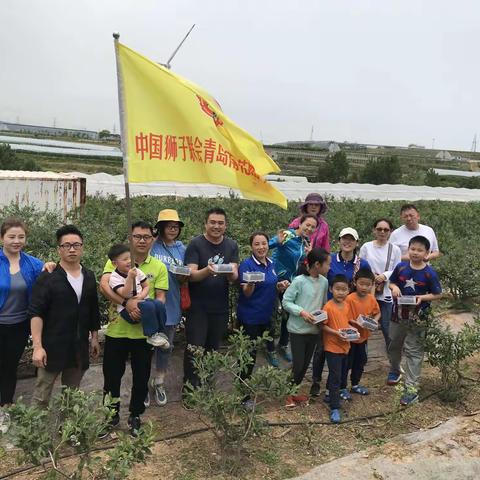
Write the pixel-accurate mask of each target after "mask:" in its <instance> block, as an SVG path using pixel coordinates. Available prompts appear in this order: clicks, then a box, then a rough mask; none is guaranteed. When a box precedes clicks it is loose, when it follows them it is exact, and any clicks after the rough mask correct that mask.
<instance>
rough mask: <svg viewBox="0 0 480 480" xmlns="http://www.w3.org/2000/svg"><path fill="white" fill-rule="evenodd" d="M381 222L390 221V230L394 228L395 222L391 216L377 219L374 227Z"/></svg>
mask: <svg viewBox="0 0 480 480" xmlns="http://www.w3.org/2000/svg"><path fill="white" fill-rule="evenodd" d="M380 222H385V223H388V226H389V227H390V230H393V229H394V228H395V227H394V226H393V223H392V221H391V220H390V219H389V218H383V217H382V218H377V220H375V221H374V222H373V226H372V228H376V226H377V225H378V224H379V223H380Z"/></svg>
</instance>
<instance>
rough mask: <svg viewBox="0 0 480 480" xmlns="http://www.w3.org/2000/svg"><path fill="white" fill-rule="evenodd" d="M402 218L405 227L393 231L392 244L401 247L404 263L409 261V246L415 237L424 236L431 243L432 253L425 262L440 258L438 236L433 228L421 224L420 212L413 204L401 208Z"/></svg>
mask: <svg viewBox="0 0 480 480" xmlns="http://www.w3.org/2000/svg"><path fill="white" fill-rule="evenodd" d="M400 218H401V219H402V222H403V225H402V226H401V227H399V228H397V229H396V230H394V231H393V233H392V235H391V236H390V242H391V243H393V244H394V245H397V246H398V247H400V250H401V252H402V261H405V260H409V259H410V257H409V255H408V244H409V242H410V240H411V239H412V238H413V237H416V236H419V235H420V236H422V237H425V238H427V239H428V241H429V242H430V252H429V253H428V254H427V257H426V258H425V261H426V262H428V261H430V260H434V259H435V258H437V257H439V256H440V251H439V249H438V241H437V236H436V235H435V232H434V230H433V228H432V227H429V226H428V225H422V224H421V223H420V212H419V211H418V208H417V207H416V206H415V205H414V204H413V203H406V204H405V205H402V206H401V208H400Z"/></svg>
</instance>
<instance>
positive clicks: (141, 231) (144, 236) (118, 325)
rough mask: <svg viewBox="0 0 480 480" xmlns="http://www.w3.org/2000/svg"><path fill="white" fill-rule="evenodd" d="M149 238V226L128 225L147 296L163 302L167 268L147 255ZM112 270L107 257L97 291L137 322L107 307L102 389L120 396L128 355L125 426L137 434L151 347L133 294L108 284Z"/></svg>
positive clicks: (113, 420)
mask: <svg viewBox="0 0 480 480" xmlns="http://www.w3.org/2000/svg"><path fill="white" fill-rule="evenodd" d="M153 240H154V238H153V229H152V226H151V225H149V224H148V223H146V222H142V221H139V222H136V223H134V224H133V225H132V233H131V235H130V236H129V241H130V243H131V245H132V248H133V254H134V257H135V263H136V265H137V266H138V268H140V270H142V272H143V273H145V275H146V276H147V278H148V282H149V285H150V294H149V296H150V298H156V299H158V300H160V301H162V302H165V294H166V291H167V290H168V271H167V268H166V267H165V265H164V264H163V263H162V262H161V261H160V260H158V259H156V258H154V257H152V256H151V255H150V254H149V252H150V248H151V246H152V243H153ZM114 270H115V267H114V265H113V264H112V262H111V261H110V260H108V261H107V263H106V264H105V267H104V269H103V275H102V278H101V280H100V292H101V293H102V294H103V296H104V297H105V298H107V299H108V300H110V301H112V302H113V303H115V304H119V305H124V306H125V308H126V309H127V312H128V313H129V315H130V317H131V318H132V319H133V320H137V321H138V322H139V323H136V324H131V323H128V322H127V321H126V320H124V319H123V318H122V317H121V316H120V315H119V314H118V313H117V312H116V309H115V308H111V309H110V312H109V317H110V322H109V324H108V327H107V331H106V335H105V350H104V354H103V377H104V386H103V391H104V393H105V394H110V395H111V396H112V397H113V398H120V385H121V381H122V377H123V374H124V373H125V366H126V361H127V359H128V357H129V356H130V365H131V369H132V390H131V394H130V407H129V410H130V416H129V418H128V426H129V428H130V433H131V435H132V436H137V435H138V430H139V428H140V425H141V422H140V415H141V414H142V413H143V412H144V411H145V404H144V401H145V398H146V396H147V394H148V380H149V378H150V364H151V356H152V347H151V345H149V344H148V343H147V341H146V338H145V336H144V335H143V329H142V325H141V323H140V310H139V308H138V299H136V298H135V297H133V298H129V299H128V300H125V299H124V298H123V297H121V296H120V295H117V294H116V293H115V292H114V291H113V290H112V289H111V288H110V286H109V284H108V281H109V278H110V273H112V272H113V271H114ZM115 409H116V413H115V415H114V417H113V419H112V423H111V424H112V426H116V425H118V423H119V421H120V417H119V409H120V404H119V403H118V404H116V405H115Z"/></svg>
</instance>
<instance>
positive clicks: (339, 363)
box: [325, 352, 348, 410]
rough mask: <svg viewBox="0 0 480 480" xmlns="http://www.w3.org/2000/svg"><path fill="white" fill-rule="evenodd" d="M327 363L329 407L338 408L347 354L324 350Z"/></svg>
mask: <svg viewBox="0 0 480 480" xmlns="http://www.w3.org/2000/svg"><path fill="white" fill-rule="evenodd" d="M325 358H326V359H327V365H328V379H327V388H328V391H329V395H330V408H331V409H332V410H333V409H337V408H340V386H341V384H342V378H343V376H344V375H345V372H346V371H347V364H348V355H347V354H345V353H332V352H325Z"/></svg>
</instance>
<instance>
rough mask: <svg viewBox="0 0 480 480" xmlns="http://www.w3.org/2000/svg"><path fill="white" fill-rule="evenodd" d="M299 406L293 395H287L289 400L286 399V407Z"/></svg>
mask: <svg viewBox="0 0 480 480" xmlns="http://www.w3.org/2000/svg"><path fill="white" fill-rule="evenodd" d="M296 406H297V404H296V402H295V400H294V399H293V396H292V395H289V396H288V397H287V400H286V401H285V408H295V407H296Z"/></svg>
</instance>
